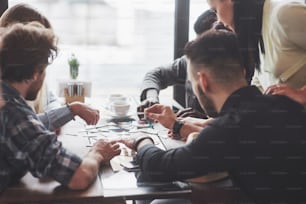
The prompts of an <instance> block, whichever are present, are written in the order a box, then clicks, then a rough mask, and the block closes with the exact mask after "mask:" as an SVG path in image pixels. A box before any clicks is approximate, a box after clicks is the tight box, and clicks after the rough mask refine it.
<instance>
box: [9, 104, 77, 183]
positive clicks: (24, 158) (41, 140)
mask: <svg viewBox="0 0 306 204" xmlns="http://www.w3.org/2000/svg"><path fill="white" fill-rule="evenodd" d="M13 108H14V107H13ZM12 111H14V116H15V117H12V116H11V117H10V120H9V121H8V124H7V130H8V134H7V136H8V138H7V140H8V142H7V144H8V145H7V148H8V151H9V152H10V154H11V155H10V156H9V162H10V164H11V165H14V166H20V167H22V168H26V169H28V170H29V171H30V172H31V173H32V175H33V176H35V177H39V178H41V177H51V178H53V179H55V180H57V181H58V182H60V183H61V184H63V185H67V184H68V183H69V181H70V179H71V178H72V176H73V174H74V172H75V171H76V169H77V168H78V166H79V165H80V164H81V162H82V160H81V159H80V158H79V157H78V156H76V155H75V154H72V153H70V152H69V151H67V150H66V149H64V148H63V147H62V144H61V142H59V141H58V140H57V135H55V134H54V133H53V132H50V131H49V130H47V129H46V128H45V126H44V125H43V124H42V123H41V121H40V120H39V119H38V118H37V116H36V115H35V114H34V113H33V114H32V113H31V112H27V111H20V110H18V109H14V110H12ZM16 112H19V113H18V114H17V113H16Z"/></svg>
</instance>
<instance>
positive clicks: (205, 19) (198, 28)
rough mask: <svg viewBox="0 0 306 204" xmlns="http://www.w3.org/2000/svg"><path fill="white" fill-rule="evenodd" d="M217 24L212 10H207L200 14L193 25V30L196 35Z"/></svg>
mask: <svg viewBox="0 0 306 204" xmlns="http://www.w3.org/2000/svg"><path fill="white" fill-rule="evenodd" d="M215 22H217V15H216V13H215V12H214V11H213V10H212V9H208V10H207V11H205V12H204V13H202V14H201V15H200V16H199V17H198V18H197V20H196V22H195V23H194V25H193V29H194V31H195V32H196V34H197V35H200V34H201V33H203V32H204V31H207V30H209V29H211V28H212V27H213V25H214V23H215Z"/></svg>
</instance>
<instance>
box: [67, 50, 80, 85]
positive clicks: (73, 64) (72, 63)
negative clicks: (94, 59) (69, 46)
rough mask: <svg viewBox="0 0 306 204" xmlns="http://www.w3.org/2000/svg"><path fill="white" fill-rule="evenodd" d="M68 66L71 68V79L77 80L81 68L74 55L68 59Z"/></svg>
mask: <svg viewBox="0 0 306 204" xmlns="http://www.w3.org/2000/svg"><path fill="white" fill-rule="evenodd" d="M68 64H69V68H70V77H71V79H74V80H75V79H77V78H78V75H79V66H80V63H79V61H78V59H77V58H76V56H75V55H74V54H72V55H71V57H70V58H69V59H68Z"/></svg>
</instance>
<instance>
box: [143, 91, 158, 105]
mask: <svg viewBox="0 0 306 204" xmlns="http://www.w3.org/2000/svg"><path fill="white" fill-rule="evenodd" d="M146 99H147V100H148V99H152V100H154V101H156V102H158V101H159V99H158V91H157V90H156V89H149V90H147V92H146Z"/></svg>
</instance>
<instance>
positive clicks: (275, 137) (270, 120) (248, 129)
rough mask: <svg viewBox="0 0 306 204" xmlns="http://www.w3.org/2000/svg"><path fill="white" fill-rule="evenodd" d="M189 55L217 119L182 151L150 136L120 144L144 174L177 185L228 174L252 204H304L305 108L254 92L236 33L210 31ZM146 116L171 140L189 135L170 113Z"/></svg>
mask: <svg viewBox="0 0 306 204" xmlns="http://www.w3.org/2000/svg"><path fill="white" fill-rule="evenodd" d="M185 54H186V56H187V58H188V68H187V71H188V76H189V78H190V81H191V83H192V88H193V90H194V92H195V94H196V96H197V98H198V99H199V102H200V104H201V106H202V108H203V109H204V110H205V111H206V113H207V115H209V116H214V117H215V119H214V120H213V121H212V122H210V123H209V124H208V125H207V126H206V127H205V128H203V129H202V131H201V132H200V134H199V136H198V137H197V138H196V139H194V140H193V141H192V142H191V143H189V144H187V145H185V146H183V147H180V148H177V149H172V150H167V151H164V150H161V149H159V148H158V147H155V146H154V145H153V142H152V141H153V140H152V139H151V138H150V137H147V136H143V137H138V138H136V139H130V140H123V141H121V142H123V143H124V144H126V145H127V146H129V147H130V148H133V149H135V150H137V162H138V163H139V165H140V167H141V170H142V173H143V174H144V175H145V176H147V177H149V178H151V179H152V180H154V181H173V180H181V179H188V178H192V177H196V176H200V175H205V174H207V173H209V172H220V171H227V172H229V173H230V177H231V178H232V181H233V183H234V187H238V188H240V189H241V191H242V192H244V194H245V195H246V196H247V197H248V199H250V200H251V201H253V202H256V203H271V202H286V203H295V202H297V201H299V202H301V201H304V202H305V201H306V194H305V190H306V177H305V171H306V165H305V162H306V157H305V156H306V144H305V135H306V113H305V112H304V111H303V106H302V105H301V104H299V103H297V102H295V101H293V100H291V99H289V98H287V97H285V96H275V95H273V96H272V95H262V93H261V92H260V91H259V90H258V89H257V88H256V87H254V86H249V85H248V83H247V81H246V79H245V71H244V67H243V66H242V61H241V57H240V52H239V48H238V41H237V37H236V35H235V34H234V33H231V32H226V31H221V30H220V31H208V32H206V33H204V34H202V35H201V36H200V37H198V38H197V39H195V40H194V41H191V42H189V43H188V44H187V45H186V47H185ZM145 115H146V117H147V118H150V119H152V120H156V121H158V122H160V123H161V124H162V125H163V126H165V127H166V128H170V129H172V130H173V132H180V131H183V130H184V128H185V124H183V123H180V121H178V120H177V119H176V116H175V114H174V113H173V112H172V110H171V108H170V107H167V106H163V105H154V106H152V107H150V108H148V109H146V110H145ZM203 200H205V198H203ZM198 203H201V202H198Z"/></svg>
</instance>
